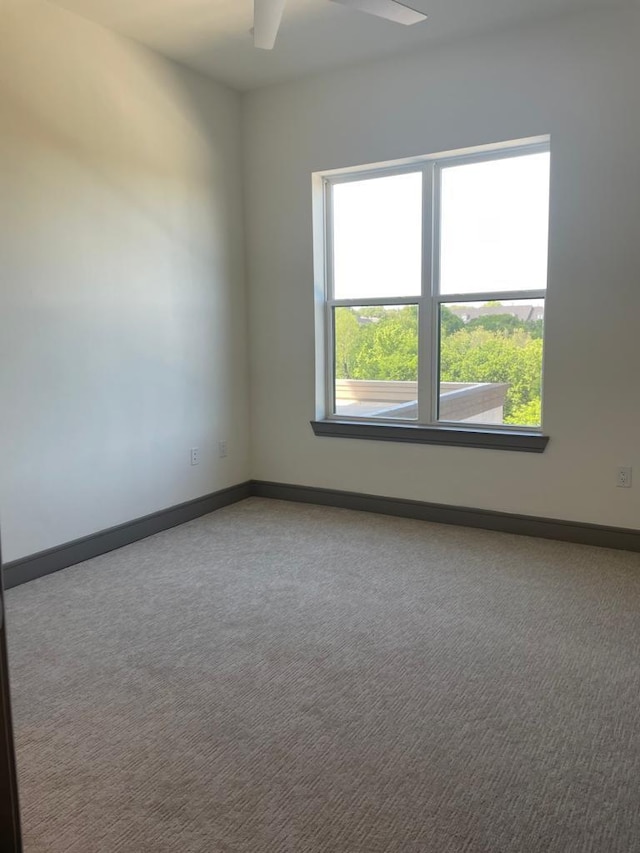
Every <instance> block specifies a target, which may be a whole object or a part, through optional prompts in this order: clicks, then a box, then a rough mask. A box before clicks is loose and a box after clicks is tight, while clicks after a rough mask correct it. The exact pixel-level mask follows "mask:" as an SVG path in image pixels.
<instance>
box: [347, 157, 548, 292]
mask: <svg viewBox="0 0 640 853" xmlns="http://www.w3.org/2000/svg"><path fill="white" fill-rule="evenodd" d="M548 218H549V154H548V152H547V153H537V154H528V155H522V156H519V157H512V158H509V159H499V160H490V161H485V162H481V163H467V164H462V165H459V166H448V167H446V168H445V169H443V171H442V197H441V248H440V252H441V254H440V264H441V267H440V268H441V292H442V293H443V294H454V293H482V292H486V291H505V290H525V289H542V288H544V287H546V278H547V243H548ZM333 221H334V234H333V241H334V284H335V297H336V299H364V298H366V297H369V298H372V297H385V296H388V297H392V296H414V295H415V296H417V295H419V293H420V277H421V229H422V174H421V173H419V172H412V173H409V174H403V175H394V176H387V177H382V178H373V179H369V180H364V181H354V182H349V183H344V184H336V185H334V188H333Z"/></svg>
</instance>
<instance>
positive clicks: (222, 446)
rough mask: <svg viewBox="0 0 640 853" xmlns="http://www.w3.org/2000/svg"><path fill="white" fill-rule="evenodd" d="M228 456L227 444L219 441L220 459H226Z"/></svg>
mask: <svg viewBox="0 0 640 853" xmlns="http://www.w3.org/2000/svg"><path fill="white" fill-rule="evenodd" d="M226 455H227V442H226V441H219V442H218V456H219V457H220V459H224V458H225V457H226Z"/></svg>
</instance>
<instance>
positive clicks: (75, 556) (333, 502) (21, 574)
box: [3, 480, 640, 589]
mask: <svg viewBox="0 0 640 853" xmlns="http://www.w3.org/2000/svg"><path fill="white" fill-rule="evenodd" d="M250 497H261V498H273V499H275V500H281V501H294V502H296V503H310V504H319V505H320V506H333V507H339V508H342V509H355V510H359V511H360V512H377V513H380V514H381V515H395V516H400V517H401V518H416V519H420V520H422V521H434V522H438V523H439V524H456V525H459V526H462V527H478V528H481V529H483V530H496V531H499V532H501V533H516V534H519V535H523V536H537V537H540V538H543V539H558V540H560V541H562V542H575V543H578V544H581V545H597V546H599V547H602V548H616V549H618V550H623V551H640V530H632V529H628V528H624V527H607V526H604V525H598V524H585V523H582V522H578V521H561V520H559V519H555V518H538V517H537V516H532V515H515V514H513V513H508V512H495V511H493V510H487V509H473V508H471V507H460V506H449V505H448V504H436V503H426V502H423V501H412V500H406V499H403V498H389V497H381V496H379V495H366V494H361V493H359V492H343V491H340V490H338V489H321V488H316V487H313V486H297V485H293V484H289V483H270V482H266V481H264V480H250V481H248V482H246V483H239V484H238V485H237V486H231V487H230V488H228V489H222V490H221V491H219V492H213V493H212V494H209V495H205V496H204V497H201V498H196V499H195V500H193V501H188V502H187V503H183V504H179V505H178V506H173V507H169V508H168V509H165V510H161V511H160V512H154V513H152V514H151V515H146V516H144V517H143V518H136V519H134V520H133V521H130V522H128V523H126V524H120V525H118V526H117V527H111V528H109V529H108V530H101V531H99V532H98V533H94V534H92V535H91V536H85V537H83V538H82V539H76V540H74V541H73V542H68V543H66V544H65V545H60V546H58V547H57V548H51V549H49V550H48V551H41V552H40V553H38V554H33V555H31V556H29V557H24V558H23V559H21V560H15V561H14V562H11V563H7V564H6V565H4V566H3V575H4V585H5V589H11V587H14V586H18V585H19V584H23V583H26V582H27V581H30V580H35V578H39V577H43V576H44V575H48V574H51V573H52V572H57V571H59V570H60V569H66V568H67V567H68V566H73V565H75V564H76V563H82V562H84V561H85V560H90V559H91V558H93V557H99V556H100V555H101V554H106V553H107V552H109V551H114V550H115V549H116V548H121V547H122V546H123V545H130V544H131V543H132V542H137V541H138V540H139V539H146V537H147V536H153V534H154V533H160V532H161V531H162V530H168V529H169V528H170V527H176V526H177V525H178V524H184V523H185V522H186V521H192V520H193V519H194V518H199V517H200V516H202V515H207V514H208V513H210V512H214V511H215V510H217V509H220V508H221V507H224V506H229V505H230V504H233V503H237V502H238V501H242V500H245V498H250Z"/></svg>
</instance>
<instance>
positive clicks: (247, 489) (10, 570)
mask: <svg viewBox="0 0 640 853" xmlns="http://www.w3.org/2000/svg"><path fill="white" fill-rule="evenodd" d="M251 494H252V490H251V483H249V482H246V483H240V484H239V485H237V486H231V487H230V488H228V489H222V490H221V491H218V492H212V493H211V494H209V495H204V497H201V498H196V499H195V500H192V501H187V502H186V503H182V504H178V505H177V506H173V507H169V508H168V509H164V510H160V512H154V513H152V514H151V515H145V516H143V517H142V518H136V519H134V520H133V521H129V522H126V523H125V524H119V525H118V526H117V527H110V528H109V529H107V530H101V531H99V532H98V533H94V534H92V535H91V536H84V537H83V538H82V539H75V540H74V541H73V542H68V543H66V544H64V545H60V546H58V547H56V548H50V549H49V550H47V551H41V552H39V553H38V554H32V555H31V556H29V557H24V558H23V559H21V560H15V561H13V562H11V563H6V564H5V565H4V566H3V577H4V586H5V589H11V587H14V586H18V585H19V584H23V583H26V582H27V581H30V580H35V578H40V577H43V576H44V575H48V574H51V573H52V572H57V571H59V570H60V569H66V568H67V567H68V566H73V565H75V564H76V563H82V562H84V561H85V560H90V559H91V558H92V557H99V556H100V555H101V554H106V553H107V552H108V551H114V550H115V549H116V548H121V547H122V546H123V545H130V544H131V543H132V542H137V541H138V540H139V539H146V538H147V536H153V534H154V533H160V532H161V531H162V530H168V529H169V528H170V527H176V526H177V525H178V524H184V522H185V521H192V520H193V519H194V518H199V517H200V516H201V515H207V513H210V512H214V510H216V509H220V508H221V507H223V506H229V505H230V504H233V503H237V502H238V501H242V500H244V499H245V498H248V497H250V496H251Z"/></svg>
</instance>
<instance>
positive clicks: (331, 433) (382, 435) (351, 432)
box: [311, 420, 549, 453]
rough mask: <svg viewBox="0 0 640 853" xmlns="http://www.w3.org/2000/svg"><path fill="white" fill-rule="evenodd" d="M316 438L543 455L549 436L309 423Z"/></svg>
mask: <svg viewBox="0 0 640 853" xmlns="http://www.w3.org/2000/svg"><path fill="white" fill-rule="evenodd" d="M311 426H312V427H313V431H314V433H315V434H316V435H318V436H322V437H324V438H359V439H363V440H365V441H397V442H405V443H409V444H441V445H447V446H449V447H484V448H486V449H488V450H517V451H520V452H522V453H543V452H544V449H545V447H546V446H547V444H548V442H549V436H548V435H541V434H540V433H539V432H528V431H527V430H509V431H506V430H492V429H490V428H485V427H455V426H422V425H418V424H415V425H414V424H402V425H400V424H381V423H367V422H366V421H346V420H322V421H311Z"/></svg>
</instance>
